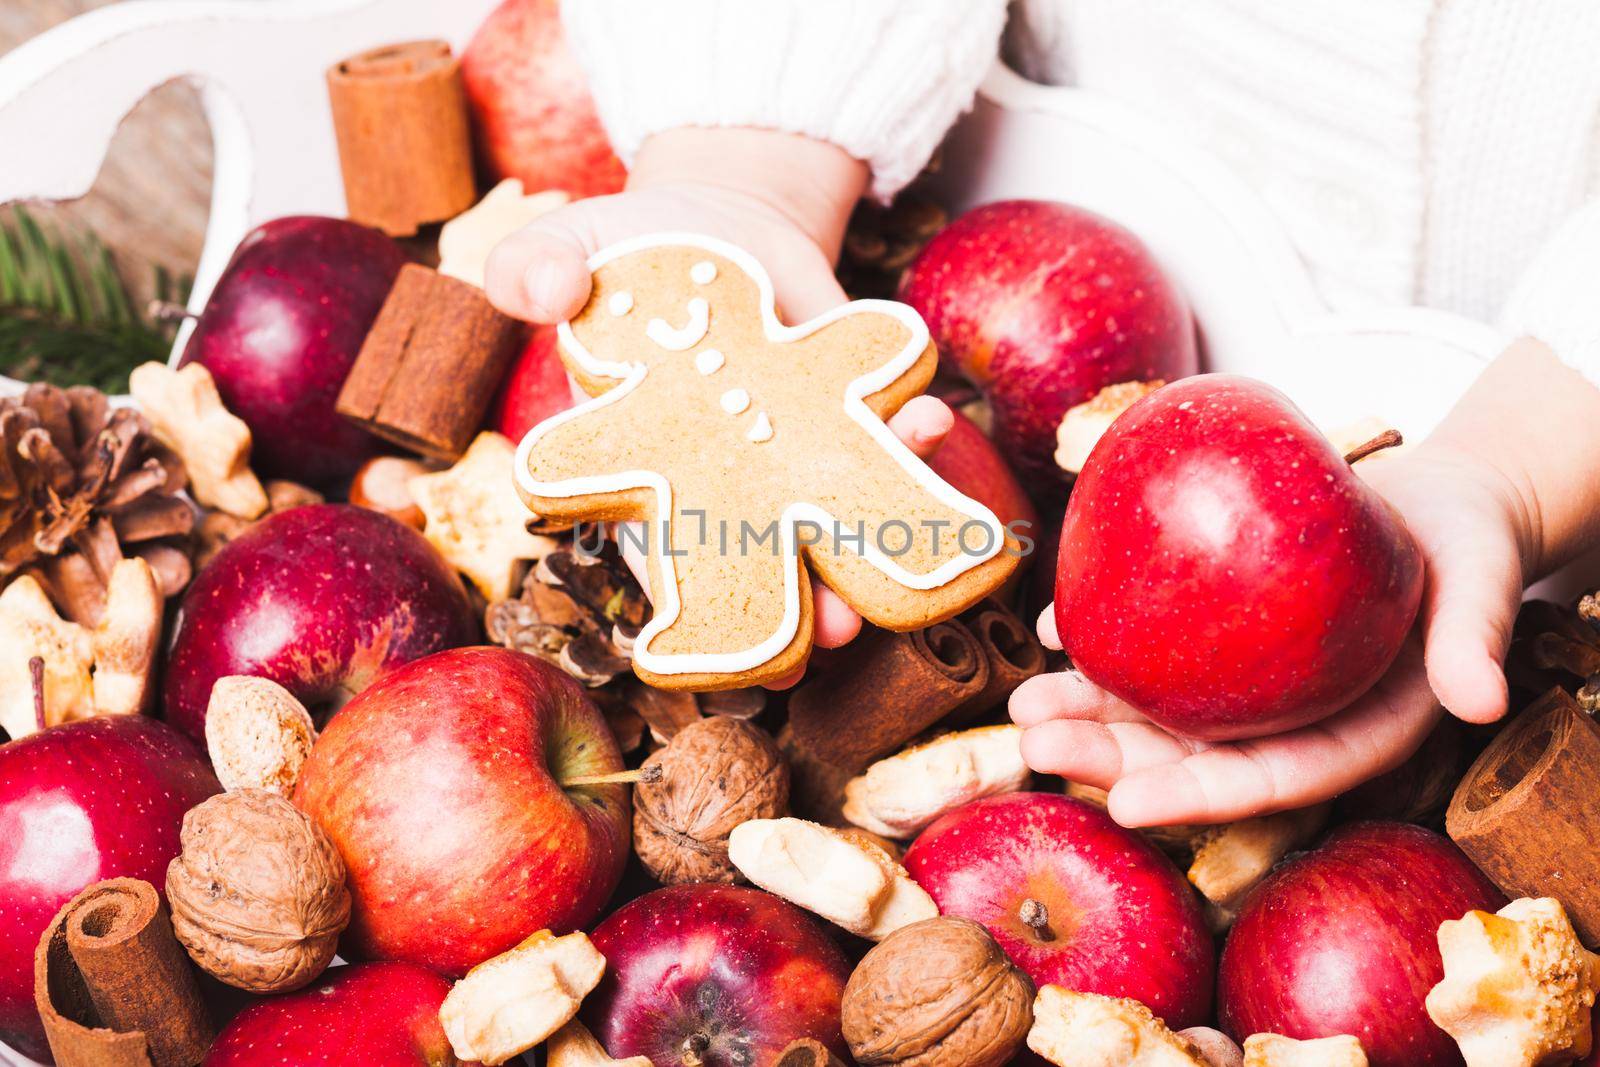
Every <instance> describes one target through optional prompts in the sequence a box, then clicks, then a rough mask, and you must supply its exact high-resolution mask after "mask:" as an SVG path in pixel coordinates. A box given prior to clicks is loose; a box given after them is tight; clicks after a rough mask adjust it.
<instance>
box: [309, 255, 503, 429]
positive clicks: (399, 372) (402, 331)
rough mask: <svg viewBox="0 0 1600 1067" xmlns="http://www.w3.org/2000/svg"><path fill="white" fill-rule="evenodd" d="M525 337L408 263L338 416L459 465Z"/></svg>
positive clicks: (452, 282) (472, 298)
mask: <svg viewBox="0 0 1600 1067" xmlns="http://www.w3.org/2000/svg"><path fill="white" fill-rule="evenodd" d="M523 337H524V328H523V325H522V324H521V323H520V322H518V321H517V320H515V319H513V318H511V317H510V316H508V315H502V314H501V313H500V312H499V311H498V310H496V309H495V307H494V305H492V304H490V303H489V298H488V297H486V296H484V295H483V291H482V290H480V289H478V288H477V287H475V286H472V285H469V284H467V283H466V282H463V281H459V280H457V279H455V278H449V277H446V276H444V275H443V274H440V273H439V272H438V271H435V270H431V269H429V268H427V267H423V266H420V265H418V264H415V263H408V264H406V265H405V266H404V267H402V268H400V275H399V277H398V278H396V279H395V283H394V288H393V289H391V290H390V291H389V296H388V299H386V300H385V301H384V304H383V309H382V310H381V311H379V312H378V317H377V319H375V320H374V321H373V323H372V329H371V330H369V331H368V332H367V339H366V340H365V341H364V342H363V343H362V345H361V353H360V355H358V356H357V357H356V362H355V365H354V366H353V367H351V368H350V376H349V377H348V378H346V379H345V382H344V387H343V388H342V389H341V390H340V391H339V400H338V404H337V408H338V411H339V414H341V415H343V416H345V417H346V418H348V419H351V420H353V421H354V422H355V423H357V424H358V425H360V426H362V427H364V428H365V429H367V430H369V431H371V432H372V433H375V434H377V435H378V436H379V437H383V438H386V439H388V440H390V441H394V442H395V443H397V444H400V445H403V446H405V447H406V448H410V449H413V450H414V451H417V452H420V453H422V454H423V455H425V456H430V457H433V458H435V459H446V460H454V459H458V458H460V456H461V454H462V453H463V452H465V451H466V449H467V445H469V444H471V443H472V438H473V437H474V436H475V435H476V434H477V432H478V428H479V427H480V426H481V425H482V424H483V416H484V413H485V412H487V411H488V410H489V404H490V402H491V401H492V400H493V399H494V393H495V389H496V388H498V386H499V385H500V379H501V378H502V377H504V375H505V372H506V368H507V367H509V366H510V364H511V360H512V359H513V358H514V357H515V356H516V354H517V349H518V348H519V347H520V345H521V343H522V340H523Z"/></svg>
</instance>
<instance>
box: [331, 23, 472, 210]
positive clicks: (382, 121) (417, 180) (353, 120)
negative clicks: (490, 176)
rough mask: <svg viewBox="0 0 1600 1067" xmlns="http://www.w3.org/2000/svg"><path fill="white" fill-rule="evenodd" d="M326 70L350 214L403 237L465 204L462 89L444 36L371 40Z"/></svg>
mask: <svg viewBox="0 0 1600 1067" xmlns="http://www.w3.org/2000/svg"><path fill="white" fill-rule="evenodd" d="M327 77H328V100H329V103H330V104H331V105H332V108H333V132H334V136H335V138H336V139H337V141H338V144H339V168H340V170H341V171H342V172H343V175H344V196H345V205H346V213H347V214H348V215H349V216H350V218H351V219H353V220H355V221H356V222H360V223H364V224H366V225H368V226H376V227H377V228H378V229H380V230H382V231H384V232H385V233H387V234H389V235H390V236H393V237H409V236H410V235H412V234H414V233H416V232H417V229H418V228H419V227H420V226H421V225H423V224H425V223H429V222H441V221H443V220H445V219H448V218H451V217H453V216H455V215H459V214H460V213H461V212H463V211H465V210H466V209H467V208H469V207H471V206H472V201H473V198H474V197H475V196H476V194H477V190H476V188H475V186H474V182H473V176H472V138H471V133H470V130H469V125H468V118H467V97H466V90H465V89H464V87H463V85H462V81H461V65H460V63H458V62H457V61H456V59H455V57H454V56H452V55H451V54H450V46H449V45H448V44H446V43H445V42H444V41H410V42H407V43H405V44H396V45H390V46H388V47H385V48H375V49H373V50H372V51H370V52H363V53H361V54H360V55H357V56H351V57H350V58H349V59H346V60H344V61H342V62H340V63H336V64H334V66H333V67H331V68H329V70H328V75H327Z"/></svg>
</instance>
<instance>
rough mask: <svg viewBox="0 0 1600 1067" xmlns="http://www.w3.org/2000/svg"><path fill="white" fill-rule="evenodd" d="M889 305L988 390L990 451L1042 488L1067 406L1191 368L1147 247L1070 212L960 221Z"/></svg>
mask: <svg viewBox="0 0 1600 1067" xmlns="http://www.w3.org/2000/svg"><path fill="white" fill-rule="evenodd" d="M900 299H901V300H903V301H905V302H906V303H908V304H910V305H911V306H912V307H914V308H916V309H917V311H919V312H920V313H921V314H922V317H923V318H924V319H925V320H926V321H927V323H928V329H929V330H930V331H932V334H933V339H934V341H935V343H937V344H938V346H939V353H940V357H941V359H942V360H943V361H944V363H945V366H946V367H948V368H950V369H952V370H954V371H956V372H958V373H960V374H963V375H965V376H966V377H967V378H968V379H969V380H971V381H972V383H973V384H975V385H977V386H978V387H979V388H980V389H982V390H984V391H985V392H986V393H987V394H988V397H989V404H990V406H991V408H992V409H993V411H994V437H995V442H996V443H997V444H998V445H999V446H1000V451H1001V453H1002V454H1004V455H1005V456H1006V457H1007V458H1008V459H1009V460H1010V461H1011V463H1012V465H1013V466H1014V467H1016V469H1017V470H1018V471H1019V472H1020V473H1021V474H1022V475H1023V476H1024V477H1025V478H1028V479H1030V480H1031V479H1036V478H1037V479H1042V480H1043V483H1046V484H1050V485H1056V484H1059V483H1060V481H1061V480H1062V477H1063V476H1062V473H1061V471H1060V470H1059V469H1057V467H1056V465H1055V462H1054V460H1053V459H1052V457H1053V456H1054V454H1055V448H1056V427H1057V426H1058V425H1059V424H1060V422H1061V417H1062V416H1063V415H1065V414H1066V413H1067V409H1069V408H1071V407H1073V406H1075V405H1077V404H1081V403H1083V402H1084V401H1085V400H1088V399H1089V398H1090V397H1092V396H1093V395H1094V394H1095V393H1097V392H1099V391H1100V390H1101V389H1103V388H1105V387H1106V386H1108V385H1112V384H1114V383H1116V382H1126V381H1149V380H1151V379H1155V378H1160V379H1164V380H1166V381H1172V380H1173V379H1175V378H1181V377H1183V376H1185V375H1188V374H1193V373H1195V371H1196V370H1197V369H1198V356H1197V353H1196V347H1195V335H1194V322H1193V319H1192V317H1191V315H1190V313H1189V305H1188V303H1187V302H1186V301H1185V300H1184V299H1183V296H1182V294H1181V293H1179V292H1178V290H1177V287H1176V286H1174V285H1173V284H1172V282H1171V281H1170V280H1169V279H1168V278H1167V277H1166V275H1165V274H1163V273H1162V270H1161V266H1160V264H1158V263H1157V262H1156V261H1155V258H1154V257H1153V256H1152V255H1151V254H1150V250H1149V249H1148V248H1146V247H1145V245H1144V243H1143V242H1142V241H1140V240H1139V238H1137V237H1136V236H1134V235H1133V234H1132V233H1130V232H1129V231H1128V230H1125V229H1123V228H1122V227H1121V226H1118V225H1117V224H1116V223H1114V222H1112V221H1111V220H1109V219H1106V218H1103V217H1102V216H1100V215H1096V214H1095V213H1094V212H1092V211H1085V210H1084V209H1082V208H1078V207H1073V206H1072V205H1071V204H1062V203H1058V202H1055V201H1050V200H1006V201H1001V202H999V203H994V204H986V205H984V206H983V207H978V208H974V209H973V210H971V211H968V212H967V213H966V214H964V215H962V216H960V217H959V218H957V219H956V220H955V221H954V222H952V223H951V224H950V225H949V226H947V227H945V228H944V230H942V231H941V232H940V233H939V234H938V235H937V236H936V237H934V239H933V240H932V241H930V242H929V243H928V246H927V247H926V248H924V249H923V250H922V253H921V254H920V255H919V256H918V257H917V259H916V261H915V262H914V263H912V265H911V268H910V269H909V270H908V271H907V272H906V275H905V278H904V279H903V281H902V282H901V286H900ZM1030 484H1031V482H1030Z"/></svg>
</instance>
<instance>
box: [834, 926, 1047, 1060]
mask: <svg viewBox="0 0 1600 1067" xmlns="http://www.w3.org/2000/svg"><path fill="white" fill-rule="evenodd" d="M842 1024H843V1029H844V1039H845V1040H846V1041H847V1042H849V1044H850V1051H851V1053H852V1054H853V1055H854V1056H855V1059H856V1062H857V1063H859V1064H861V1065H862V1067H873V1065H875V1064H880V1063H883V1064H914V1065H916V1067H941V1065H943V1064H956V1063H959V1064H963V1065H964V1067H1000V1065H1001V1064H1005V1063H1009V1062H1011V1058H1012V1057H1013V1056H1015V1055H1016V1054H1017V1053H1018V1052H1019V1051H1020V1050H1021V1049H1022V1044H1023V1041H1024V1040H1026V1038H1027V1035H1028V1028H1029V1027H1030V1026H1032V1025H1033V983H1032V982H1031V981H1029V980H1028V976H1027V975H1026V974H1023V973H1022V971H1020V970H1018V969H1017V967H1016V966H1015V965H1013V964H1012V962H1011V961H1010V960H1009V959H1007V958H1006V954H1005V953H1004V952H1003V951H1001V949H1000V946H999V945H997V944H995V941H994V938H992V937H990V936H989V932H988V931H987V930H985V929H984V928H983V927H981V926H979V925H978V924H977V923H975V922H972V921H971V920H969V919H958V918H955V917H954V916H948V915H947V916H942V917H940V918H937V919H925V920H924V921H922V922H919V923H912V924H911V925H910V926H902V927H901V928H900V929H898V930H896V931H895V932H894V933H892V934H890V935H889V936H888V937H886V938H884V939H883V941H881V942H879V944H878V945H877V947H875V948H874V949H873V950H872V951H870V952H868V953H867V954H866V956H864V957H863V958H862V960H861V963H860V964H859V965H858V966H857V967H856V969H855V972H854V973H853V974H851V975H850V981H849V982H848V983H847V984H846V985H845V989H844V1005H843V1014H842Z"/></svg>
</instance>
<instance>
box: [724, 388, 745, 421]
mask: <svg viewBox="0 0 1600 1067" xmlns="http://www.w3.org/2000/svg"><path fill="white" fill-rule="evenodd" d="M749 406H750V394H749V393H747V392H745V391H744V390H743V389H729V390H728V391H727V392H726V393H723V394H722V410H723V411H726V412H727V413H728V414H729V415H738V414H740V413H741V412H743V411H744V410H745V408H748V407H749Z"/></svg>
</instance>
